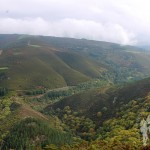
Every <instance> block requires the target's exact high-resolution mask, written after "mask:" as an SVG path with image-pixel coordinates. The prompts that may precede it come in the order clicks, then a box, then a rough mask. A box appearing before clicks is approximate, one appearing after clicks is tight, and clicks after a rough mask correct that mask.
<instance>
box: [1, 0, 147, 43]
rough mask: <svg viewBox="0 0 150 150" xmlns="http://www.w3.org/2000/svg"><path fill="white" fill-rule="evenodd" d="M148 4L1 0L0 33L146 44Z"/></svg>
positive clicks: (95, 0) (133, 1)
mask: <svg viewBox="0 0 150 150" xmlns="http://www.w3.org/2000/svg"><path fill="white" fill-rule="evenodd" d="M149 6H150V1H149V0H63V1H62V0H21V1H20V0H13V1H12V0H4V1H2V0H1V5H0V33H20V34H21V33H26V34H38V35H40V34H41V35H52V36H67V37H75V38H88V39H94V40H103V41H110V42H117V43H121V44H136V43H150V40H149V39H150V30H149V27H150V9H149ZM141 35H142V36H141Z"/></svg>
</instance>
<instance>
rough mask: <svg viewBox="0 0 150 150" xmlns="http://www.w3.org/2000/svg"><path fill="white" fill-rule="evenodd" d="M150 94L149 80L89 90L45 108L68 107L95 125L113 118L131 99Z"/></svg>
mask: <svg viewBox="0 0 150 150" xmlns="http://www.w3.org/2000/svg"><path fill="white" fill-rule="evenodd" d="M149 92H150V78H147V79H144V80H142V81H138V82H135V83H131V84H129V85H125V86H115V87H111V88H109V87H106V88H103V89H98V90H89V91H86V92H83V93H80V94H76V95H73V96H71V97H67V98H64V99H62V100H61V101H59V102H56V103H54V104H52V105H50V106H48V107H47V108H45V111H49V110H50V109H54V110H56V109H57V108H59V109H61V110H62V109H64V107H65V106H69V107H70V108H71V110H73V111H77V112H79V113H80V114H81V115H85V116H86V117H89V118H91V119H92V120H93V121H96V122H97V124H102V123H103V121H104V120H107V119H108V118H112V117H113V116H115V114H116V111H117V110H118V109H119V108H120V107H121V106H122V105H125V104H127V103H128V102H130V101H131V100H133V99H137V98H142V97H145V96H146V95H147V94H148V93H149ZM98 112H101V113H102V116H101V118H100V119H99V117H97V114H98Z"/></svg>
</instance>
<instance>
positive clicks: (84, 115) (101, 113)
mask: <svg viewBox="0 0 150 150" xmlns="http://www.w3.org/2000/svg"><path fill="white" fill-rule="evenodd" d="M149 94H150V78H147V79H144V80H142V81H138V82H134V83H131V84H127V85H124V86H115V87H110V88H109V87H106V88H101V89H97V90H89V91H86V92H83V93H80V94H75V95H73V96H71V97H67V98H64V99H62V100H60V101H59V102H55V103H54V104H51V105H49V106H48V107H46V108H45V110H44V112H45V113H46V114H50V115H51V114H53V115H56V116H58V117H59V118H60V119H61V121H62V122H63V123H64V124H66V125H67V126H68V128H69V129H70V130H71V131H72V133H73V134H75V135H76V136H80V137H81V138H82V139H84V140H86V141H94V142H91V143H90V144H89V145H88V144H87V143H84V145H82V144H81V145H79V147H78V148H79V149H81V150H82V149H84V148H85V147H88V148H89V149H90V148H91V147H92V146H93V147H95V149H101V150H105V149H108V150H111V149H112V147H116V150H117V149H123V150H126V149H129V150H139V149H142V135H141V132H140V121H141V120H142V119H143V118H144V119H146V118H147V116H148V115H150V109H149V108H150V103H149V102H150V96H149ZM148 144H150V143H149V141H148ZM147 147H148V148H149V146H147ZM145 148H146V147H145ZM143 149H144V148H143Z"/></svg>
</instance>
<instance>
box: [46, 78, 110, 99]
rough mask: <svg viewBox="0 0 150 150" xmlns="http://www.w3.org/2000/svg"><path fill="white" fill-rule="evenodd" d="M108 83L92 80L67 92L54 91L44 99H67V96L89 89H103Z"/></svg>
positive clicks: (66, 90)
mask: <svg viewBox="0 0 150 150" xmlns="http://www.w3.org/2000/svg"><path fill="white" fill-rule="evenodd" d="M107 83H108V82H107V81H103V80H99V79H95V80H91V81H88V82H85V83H81V84H79V85H77V86H75V87H69V88H68V89H65V90H52V91H49V92H47V93H46V94H45V95H44V97H45V98H49V99H57V98H61V97H66V96H71V95H73V94H76V93H79V92H82V91H85V90H88V89H95V88H99V87H102V86H103V85H106V84H107Z"/></svg>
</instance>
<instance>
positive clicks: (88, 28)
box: [0, 18, 136, 44]
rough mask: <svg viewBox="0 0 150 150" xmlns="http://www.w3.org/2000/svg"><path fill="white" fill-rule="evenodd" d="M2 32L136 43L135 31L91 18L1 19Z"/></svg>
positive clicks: (0, 29) (0, 31) (0, 30)
mask: <svg viewBox="0 0 150 150" xmlns="http://www.w3.org/2000/svg"><path fill="white" fill-rule="evenodd" d="M0 24H1V28H0V33H20V34H21V33H23V34H34V35H50V36H58V37H64V36H65V37H73V38H87V39H92V40H102V41H109V42H115V43H121V44H135V43H136V40H135V36H134V34H133V33H130V32H128V31H126V30H125V29H124V28H123V27H122V26H120V25H118V24H111V23H109V24H108V23H107V24H102V23H100V22H94V21H90V20H77V19H63V20H59V21H53V22H52V21H46V20H44V19H42V18H35V19H23V20H21V19H12V18H3V19H0Z"/></svg>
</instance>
